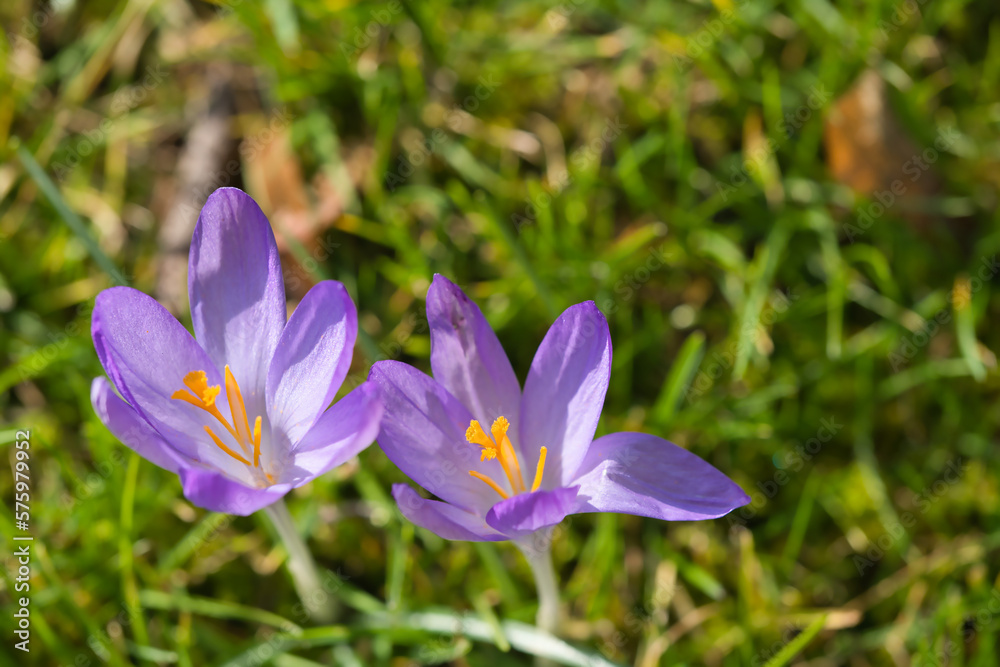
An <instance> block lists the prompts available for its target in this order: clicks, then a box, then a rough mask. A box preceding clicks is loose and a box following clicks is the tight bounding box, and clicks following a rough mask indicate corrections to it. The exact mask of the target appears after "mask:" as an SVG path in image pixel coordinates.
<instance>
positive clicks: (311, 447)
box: [284, 382, 382, 486]
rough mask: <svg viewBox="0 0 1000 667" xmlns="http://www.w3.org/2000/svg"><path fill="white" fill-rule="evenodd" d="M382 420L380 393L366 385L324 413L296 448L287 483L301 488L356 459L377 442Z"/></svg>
mask: <svg viewBox="0 0 1000 667" xmlns="http://www.w3.org/2000/svg"><path fill="white" fill-rule="evenodd" d="M381 419H382V402H381V401H379V398H378V389H377V388H376V387H375V386H374V385H372V383H370V382H365V383H364V384H362V385H361V386H359V387H358V388H357V389H355V390H354V391H352V392H351V393H349V394H348V395H347V396H345V397H344V398H342V399H340V400H339V401H337V403H336V404H335V405H334V406H333V407H332V408H330V409H329V410H327V411H326V412H324V413H323V415H322V416H321V417H320V418H319V420H318V421H317V422H316V424H315V425H314V426H313V427H312V428H311V429H309V432H308V433H306V435H305V437H303V438H302V440H300V441H299V442H298V443H297V444H296V445H295V450H294V452H293V464H294V466H295V468H294V472H293V471H290V474H285V475H284V477H285V479H286V480H288V481H291V482H292V483H293V484H294V485H295V486H302V485H303V484H305V483H306V482H308V481H309V480H311V479H313V478H315V477H318V476H320V475H322V474H323V473H325V472H327V471H328V470H332V469H333V468H335V467H337V466H339V465H341V464H343V463H345V462H346V461H348V460H349V459H351V458H353V457H354V456H357V455H358V454H359V453H360V452H361V451H362V450H363V449H365V448H366V447H367V446H368V445H370V444H372V442H373V441H374V440H375V436H376V435H378V429H379V422H380V421H381Z"/></svg>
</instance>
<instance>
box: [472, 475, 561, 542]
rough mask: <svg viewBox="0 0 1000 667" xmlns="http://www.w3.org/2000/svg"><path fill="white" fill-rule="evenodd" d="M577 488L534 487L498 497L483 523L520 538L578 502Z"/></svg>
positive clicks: (553, 521)
mask: <svg viewBox="0 0 1000 667" xmlns="http://www.w3.org/2000/svg"><path fill="white" fill-rule="evenodd" d="M576 495H577V488H576V487H569V488H566V487H563V488H559V489H553V490H551V491H534V492H532V493H522V494H520V495H516V496H511V497H510V498H508V499H507V500H501V501H500V502H498V503H497V504H496V505H494V506H493V508H492V509H491V510H490V511H489V513H488V514H487V515H486V523H488V524H489V525H490V526H492V527H493V528H495V529H497V530H498V531H500V532H501V533H503V534H504V535H506V536H507V537H509V538H511V539H521V538H524V537H527V536H528V535H531V534H532V533H534V532H535V531H537V530H541V529H543V528H548V527H549V526H554V525H556V524H557V523H559V522H560V521H562V520H563V519H565V518H566V515H568V514H572V513H573V511H574V510H575V509H576V506H577V500H576Z"/></svg>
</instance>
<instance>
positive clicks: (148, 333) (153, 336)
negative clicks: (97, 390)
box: [91, 287, 242, 474]
mask: <svg viewBox="0 0 1000 667" xmlns="http://www.w3.org/2000/svg"><path fill="white" fill-rule="evenodd" d="M91 334H92V336H93V338H94V349H95V350H97V356H98V358H99V359H100V360H101V364H102V365H103V366H104V370H105V371H107V374H108V377H109V378H111V381H112V382H113V383H114V385H115V387H116V388H117V389H118V392H119V393H120V394H121V395H122V397H123V398H124V399H125V400H126V401H127V402H128V403H129V404H130V405H131V406H132V408H134V409H135V410H136V411H137V412H138V413H139V414H140V415H141V416H142V417H144V418H145V420H146V421H147V422H149V423H150V425H151V426H152V427H153V428H154V429H155V430H156V431H157V432H158V433H159V434H160V435H161V436H162V437H163V439H164V440H166V441H167V442H168V443H170V444H171V445H172V446H173V447H174V448H175V449H177V450H178V451H179V452H180V453H181V454H183V455H185V456H187V457H188V458H191V459H194V460H195V461H199V462H202V463H205V464H208V465H212V466H214V467H218V468H221V469H223V470H235V469H236V468H237V467H242V466H241V464H239V463H238V462H236V461H235V460H233V459H231V458H230V457H229V456H228V455H226V454H225V453H223V452H222V450H220V449H219V448H218V447H216V446H215V445H214V444H213V443H212V441H211V439H210V438H209V437H208V435H207V434H206V433H205V429H204V426H205V425H206V424H209V425H211V426H212V427H213V428H214V429H215V432H216V433H217V434H219V435H220V436H221V437H224V438H228V437H229V436H228V434H227V433H225V431H224V430H223V428H222V427H221V426H220V425H219V424H218V422H216V421H215V419H214V418H213V417H211V416H210V415H208V414H207V413H206V412H204V411H202V410H200V409H198V408H196V407H194V406H192V405H190V404H188V403H185V402H183V401H178V400H172V399H171V398H170V397H171V396H172V395H173V393H174V392H175V391H177V390H179V389H184V388H185V387H184V376H185V375H186V374H187V373H189V372H191V371H195V370H201V371H205V373H206V375H207V377H208V382H209V384H210V385H220V386H222V385H223V381H222V377H221V375H220V374H219V371H218V370H217V369H216V367H215V365H214V364H213V363H212V360H211V359H209V358H208V355H207V354H205V351H204V350H202V349H201V347H199V346H198V343H196V342H195V340H194V338H192V337H191V334H189V333H188V331H187V329H185V328H184V327H183V326H181V323H180V322H178V321H177V320H176V319H174V316H173V315H171V314H170V313H169V312H167V310H166V309H165V308H164V307H163V306H161V305H160V304H159V303H157V302H156V300H154V299H153V298H152V297H150V296H147V295H146V294H143V293H142V292H140V291H138V290H135V289H132V288H131V287H112V288H110V289H106V290H104V291H103V292H101V293H100V294H98V295H97V300H96V301H95V303H94V312H93V319H92V321H91ZM226 400H227V399H226V395H225V391H224V390H223V391H222V393H220V394H219V396H218V397H217V398H216V403H217V404H218V405H220V406H226V405H227V403H226ZM222 409H223V410H225V408H224V407H223V408H222ZM233 446H235V443H233ZM234 466H235V467H234ZM236 474H239V472H237V473H236Z"/></svg>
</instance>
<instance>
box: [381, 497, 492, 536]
mask: <svg viewBox="0 0 1000 667" xmlns="http://www.w3.org/2000/svg"><path fill="white" fill-rule="evenodd" d="M392 495H393V497H394V498H395V499H396V504H397V505H399V511H400V512H402V513H403V516H405V517H406V518H407V519H409V520H410V521H411V522H412V523H414V524H416V525H418V526H420V527H421V528H426V529H427V530H429V531H431V532H432V533H434V534H435V535H437V536H438V537H443V538H444V539H446V540H464V541H466V542H497V541H500V540H506V539H507V538H506V537H504V536H503V535H501V534H500V533H498V532H496V531H495V530H493V529H492V528H490V527H489V526H488V525H486V522H485V521H483V517H482V516H480V515H478V514H473V513H472V512H466V511H465V510H463V509H459V508H458V507H455V506H454V505H449V504H448V503H443V502H441V501H439V500H426V499H424V498H421V497H420V496H419V495H418V494H417V492H416V491H414V490H413V489H411V488H410V487H409V486H407V485H406V484H393V485H392Z"/></svg>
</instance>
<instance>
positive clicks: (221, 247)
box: [188, 188, 285, 426]
mask: <svg viewBox="0 0 1000 667" xmlns="http://www.w3.org/2000/svg"><path fill="white" fill-rule="evenodd" d="M188 293H189V295H190V299H191V320H192V322H193V323H194V332H195V336H196V337H197V338H198V342H199V343H201V345H202V347H204V348H205V350H206V351H207V352H208V354H209V356H210V357H211V359H212V360H213V361H214V362H215V365H216V366H217V367H218V368H219V369H220V370H221V369H223V368H225V366H226V365H227V364H228V365H229V368H230V370H232V372H233V376H234V377H235V378H236V382H237V383H238V384H239V386H240V391H241V393H242V394H243V401H244V403H245V404H246V409H247V413H248V414H249V415H250V421H251V424H252V423H253V420H254V418H255V417H256V416H258V415H261V416H263V417H264V418H265V419H266V415H265V413H264V390H265V384H266V381H267V369H268V365H269V364H270V362H271V356H272V355H273V354H274V348H275V346H277V344H278V337H279V336H280V335H281V330H282V328H284V326H285V286H284V281H283V279H282V277H281V261H280V259H279V257H278V247H277V245H276V244H275V242H274V234H273V233H272V231H271V225H270V224H269V223H268V221H267V218H266V217H265V216H264V214H263V213H262V212H261V210H260V207H258V206H257V203H256V202H255V201H254V200H253V199H251V198H250V196H249V195H247V194H246V193H245V192H242V191H240V190H237V189H236V188H220V189H218V190H216V191H215V192H213V193H212V195H211V196H210V197H209V198H208V201H207V202H205V206H204V208H202V210H201V215H200V216H199V218H198V224H197V225H196V226H195V229H194V236H193V237H192V238H191V256H190V260H189V265H188ZM265 426H266V425H265Z"/></svg>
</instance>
